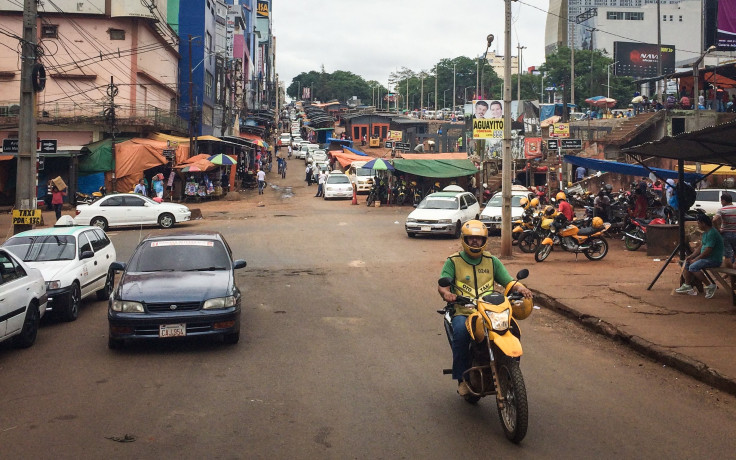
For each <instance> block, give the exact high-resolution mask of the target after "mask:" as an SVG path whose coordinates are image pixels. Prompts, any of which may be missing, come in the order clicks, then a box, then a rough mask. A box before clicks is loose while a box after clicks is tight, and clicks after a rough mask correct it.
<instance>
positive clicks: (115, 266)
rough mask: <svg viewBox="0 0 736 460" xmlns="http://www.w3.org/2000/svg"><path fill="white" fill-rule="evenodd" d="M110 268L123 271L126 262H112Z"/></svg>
mask: <svg viewBox="0 0 736 460" xmlns="http://www.w3.org/2000/svg"><path fill="white" fill-rule="evenodd" d="M110 270H112V271H114V272H122V271H124V270H125V262H113V263H111V264H110Z"/></svg>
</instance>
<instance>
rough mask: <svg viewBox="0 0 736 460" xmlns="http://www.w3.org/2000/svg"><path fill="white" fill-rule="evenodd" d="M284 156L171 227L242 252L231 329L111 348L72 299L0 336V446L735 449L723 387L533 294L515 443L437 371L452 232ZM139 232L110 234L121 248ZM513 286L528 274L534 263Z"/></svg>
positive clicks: (656, 453)
mask: <svg viewBox="0 0 736 460" xmlns="http://www.w3.org/2000/svg"><path fill="white" fill-rule="evenodd" d="M289 172H290V174H291V177H289V178H287V179H286V180H285V181H282V180H281V179H275V174H273V176H274V178H273V179H272V183H271V184H269V185H270V187H269V189H268V190H267V191H266V194H265V195H263V196H262V197H258V196H257V195H255V193H253V192H251V193H252V194H251V195H250V196H249V197H248V198H247V199H246V200H244V201H239V202H220V203H216V204H206V205H202V210H203V213H204V215H205V219H204V220H202V221H196V222H192V223H190V224H185V225H181V226H179V227H178V229H189V230H204V229H207V230H213V229H214V230H218V231H221V232H222V233H223V234H224V235H225V236H226V238H227V239H228V241H229V243H230V245H231V247H232V248H233V252H234V255H235V257H236V258H244V259H246V260H247V261H248V267H247V268H246V269H244V270H240V271H239V272H238V282H239V285H240V287H241V289H242V290H243V291H244V292H245V296H244V315H243V326H242V336H241V341H240V343H239V344H237V345H235V346H227V345H223V344H220V343H217V342H214V341H210V340H175V341H169V342H160V343H142V344H133V345H131V346H129V347H127V348H126V349H124V350H122V351H115V352H113V351H110V350H108V349H107V330H106V328H107V323H106V304H105V303H104V302H97V301H92V300H90V301H87V302H86V303H85V304H84V306H83V308H82V310H81V313H80V317H79V319H78V320H77V321H76V322H73V323H55V322H51V321H45V322H44V325H43V327H42V329H41V331H40V333H39V337H38V341H37V342H36V344H35V345H34V346H33V347H32V348H30V349H28V350H15V349H13V348H12V347H10V346H9V345H8V344H0V375H1V376H2V377H1V378H0V381H1V382H2V383H1V384H0V389H1V390H2V391H0V456H1V457H3V458H152V457H156V458H172V457H177V458H308V459H312V458H335V459H345V458H369V459H374V458H391V459H394V458H460V457H461V456H473V457H475V458H489V457H491V456H494V457H495V456H504V455H513V456H514V458H658V459H659V458H670V459H678V458H683V459H684V458H696V457H701V456H705V457H709V458H734V452H736V439H734V436H733V427H734V426H736V399H734V398H732V397H730V396H727V395H723V394H722V393H720V392H717V391H714V390H712V389H711V388H709V387H707V386H705V385H703V384H700V383H698V382H696V381H694V380H692V379H690V378H688V377H686V376H684V375H682V374H680V373H678V372H676V371H672V370H670V369H668V368H664V367H662V366H661V365H659V364H655V363H652V362H650V361H648V360H647V359H646V358H643V357H641V356H639V355H637V354H635V353H633V352H631V351H629V350H628V349H626V348H623V347H621V346H619V345H617V344H615V343H612V342H610V341H607V340H605V339H602V338H600V337H598V336H595V335H592V334H591V333H589V332H587V331H586V330H583V329H582V328H580V327H579V326H578V325H577V324H575V323H571V322H570V321H568V320H567V319H563V318H561V317H559V316H557V315H556V314H554V313H552V312H549V311H545V310H536V311H535V312H534V313H533V315H532V316H531V317H530V318H529V319H527V320H525V321H524V322H522V330H523V344H524V356H523V358H522V361H521V363H522V370H523V372H524V377H525V380H526V385H527V392H528V395H529V405H530V426H529V430H528V434H527V437H526V439H525V440H524V441H523V442H522V444H521V446H516V445H512V444H511V443H509V442H508V441H507V440H506V439H505V438H504V436H503V432H502V429H501V426H500V423H499V420H498V415H497V413H496V409H495V403H494V401H492V400H490V399H489V398H486V399H484V400H482V401H481V402H480V403H479V404H478V405H476V406H471V405H469V404H467V403H465V402H464V401H463V400H461V399H460V398H459V397H458V396H457V394H456V393H455V385H454V384H453V382H452V381H451V380H450V378H449V376H445V375H442V369H443V368H445V367H449V366H450V357H451V354H450V350H449V347H448V345H447V340H446V338H445V336H444V331H443V329H442V324H441V318H440V316H439V315H437V314H436V313H435V310H436V309H437V308H439V307H440V306H441V305H440V299H439V296H438V295H437V293H436V279H437V277H438V274H439V270H440V268H441V265H442V263H443V261H444V257H445V256H447V255H448V254H450V253H451V252H453V251H455V250H457V249H458V244H457V242H456V241H455V240H452V239H446V238H417V239H409V238H407V236H406V234H405V233H404V230H403V219H404V217H405V216H406V214H407V213H408V212H409V208H403V209H401V208H389V207H382V208H366V207H365V206H364V205H361V206H351V205H350V202H349V201H340V202H333V201H330V202H325V201H323V200H321V199H317V198H313V197H312V195H313V194H314V192H315V191H316V186H312V187H311V188H307V187H306V186H305V185H304V184H303V182H299V181H298V177H301V162H300V161H299V160H292V162H291V163H290V169H289ZM296 176H298V177H297V178H294V177H296ZM284 185H289V186H292V187H293V190H292V192H293V196H292V195H291V193H289V190H287V189H286V188H283V187H282V186H284ZM148 231H158V230H155V229H144V230H136V229H127V230H115V231H112V232H111V233H110V235H111V238H112V240H113V242H114V244H115V246H116V248H117V251H118V255H119V258H120V259H122V260H126V259H127V257H128V256H129V255H130V254H131V252H132V250H133V248H134V247H135V244H136V243H137V241H138V240H139V238H140V236H141V235H142V234H145V233H147V232H148ZM507 266H508V267H509V271H510V272H512V273H513V272H516V271H517V270H518V269H520V268H522V267H521V266H520V265H518V261H513V260H512V261H510V262H509V263H508V264H507ZM530 268H531V267H530ZM564 281H565V280H561V282H564ZM526 284H527V285H528V286H530V287H533V288H537V289H543V287H541V286H535V284H534V273H533V270H532V274H531V276H530V278H529V279H528V280H527V282H526ZM126 435H130V437H131V438H133V439H134V440H133V441H132V442H127V443H122V442H117V441H115V440H113V439H109V438H118V439H119V438H123V437H125V436H126Z"/></svg>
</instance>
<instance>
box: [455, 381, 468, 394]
mask: <svg viewBox="0 0 736 460" xmlns="http://www.w3.org/2000/svg"><path fill="white" fill-rule="evenodd" d="M457 394H459V395H460V396H467V395H469V394H470V388H468V384H467V383H465V382H464V381H463V382H460V384H459V385H458V386H457Z"/></svg>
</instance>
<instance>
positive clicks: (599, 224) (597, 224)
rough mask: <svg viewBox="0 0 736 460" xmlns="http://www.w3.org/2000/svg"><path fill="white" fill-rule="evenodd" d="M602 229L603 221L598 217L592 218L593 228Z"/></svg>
mask: <svg viewBox="0 0 736 460" xmlns="http://www.w3.org/2000/svg"><path fill="white" fill-rule="evenodd" d="M601 227H603V219H601V218H600V217H594V218H593V228H601Z"/></svg>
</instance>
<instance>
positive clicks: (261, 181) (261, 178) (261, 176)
mask: <svg viewBox="0 0 736 460" xmlns="http://www.w3.org/2000/svg"><path fill="white" fill-rule="evenodd" d="M256 177H257V178H258V194H259V195H263V187H264V186H265V185H266V172H265V171H264V170H262V169H259V170H258V174H256Z"/></svg>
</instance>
